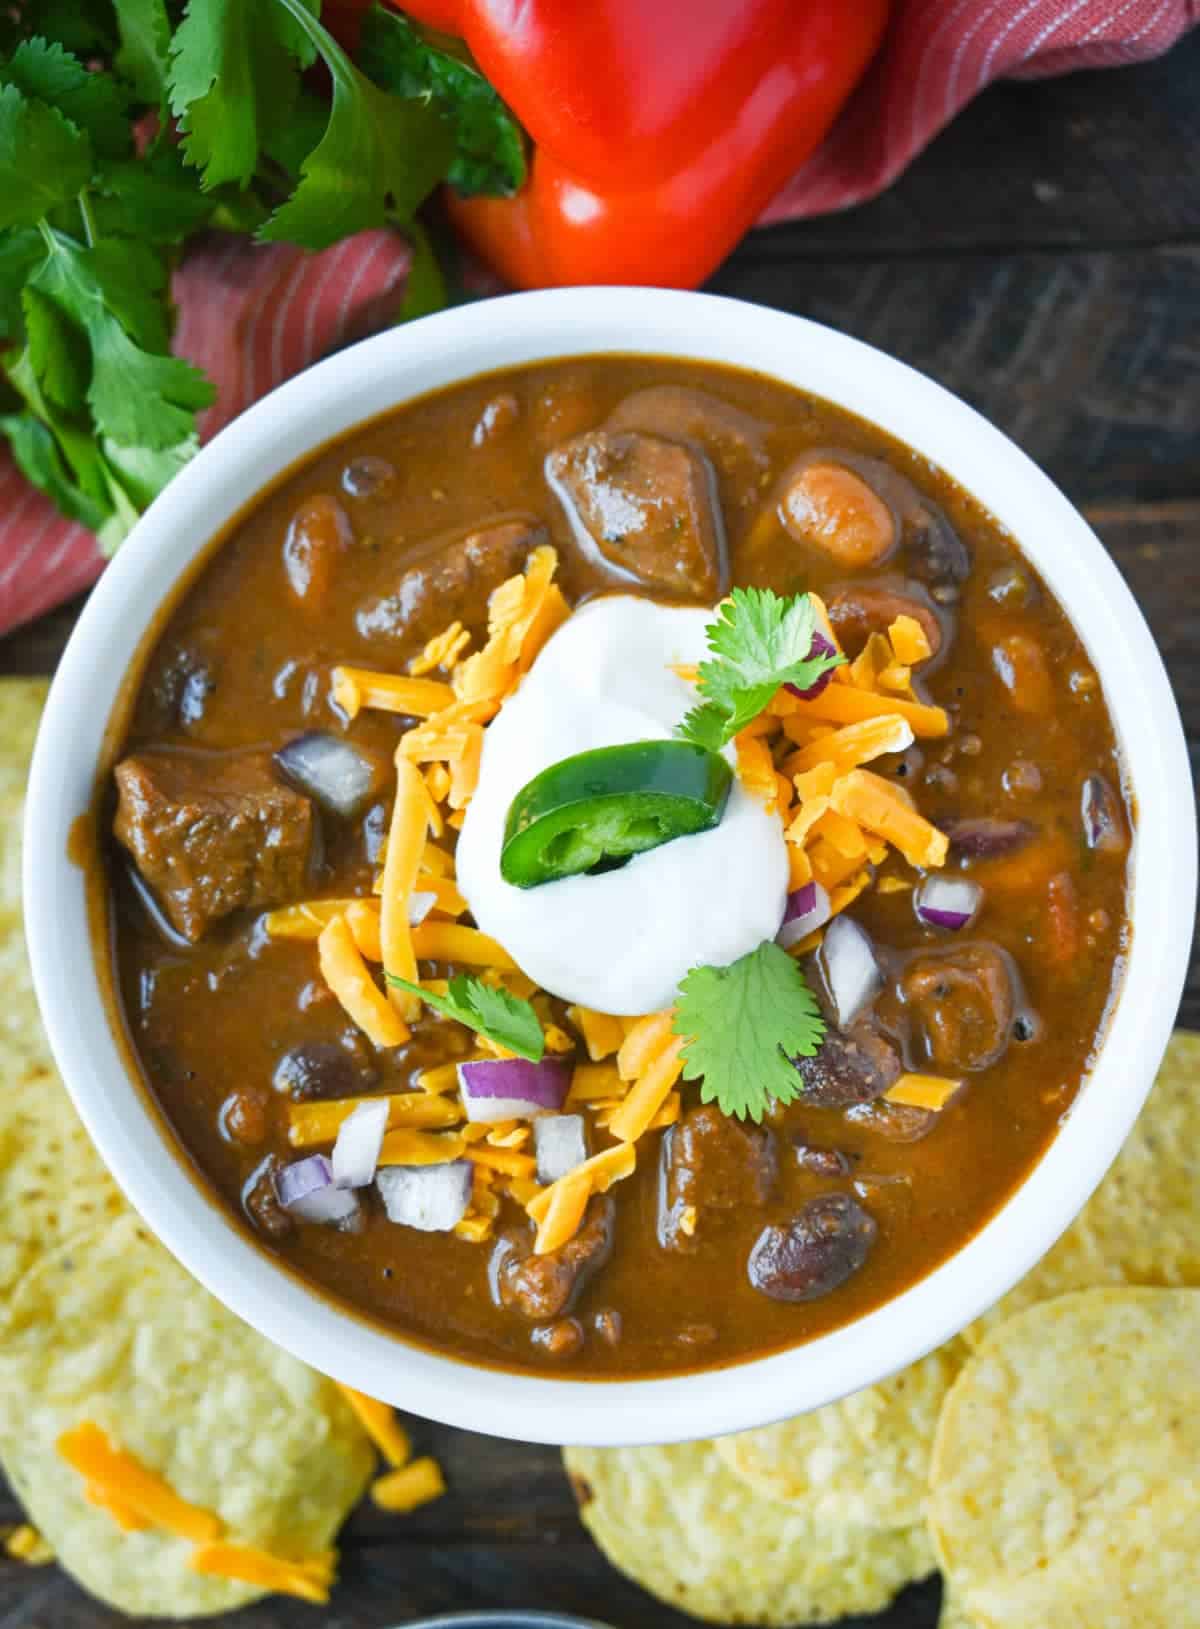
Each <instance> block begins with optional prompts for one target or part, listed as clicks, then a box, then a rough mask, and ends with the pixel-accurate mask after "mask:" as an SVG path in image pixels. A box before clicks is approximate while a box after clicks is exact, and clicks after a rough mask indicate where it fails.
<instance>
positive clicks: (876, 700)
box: [798, 668, 950, 739]
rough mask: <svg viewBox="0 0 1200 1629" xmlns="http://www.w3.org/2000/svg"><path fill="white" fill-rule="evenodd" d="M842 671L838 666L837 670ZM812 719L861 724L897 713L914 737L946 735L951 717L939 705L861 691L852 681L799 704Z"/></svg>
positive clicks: (829, 688)
mask: <svg viewBox="0 0 1200 1629" xmlns="http://www.w3.org/2000/svg"><path fill="white" fill-rule="evenodd" d="M837 671H838V672H841V671H842V670H841V669H840V668H839V669H838V670H837ZM798 705H799V706H801V707H803V708H805V709H806V710H807V713H808V716H809V717H810V718H814V719H818V720H820V721H822V722H826V723H830V724H859V723H861V722H862V720H863V719H864V718H881V717H885V716H886V715H887V714H889V713H897V714H899V716H900V717H901V718H902V719H904V720H905V722H906V723H908V724H909V725H911V727H912V732H913V734H914V735H915V736H918V737H920V738H922V739H933V738H936V737H937V736H941V735H947V734H948V733H949V730H950V719H949V717H948V716H947V714H946V713H945V712H944V711H943V710H942V708H940V707H930V706H927V705H926V704H925V703H924V702H919V701H906V700H905V699H903V698H902V697H899V696H879V695H876V694H874V693H873V692H872V691H869V690H858V689H855V688H854V686H853V685H849V684H831V685H827V686H826V688H825V689H824V690H823V691H822V693H821V694H820V695H819V696H816V697H814V699H813V700H812V701H804V702H800V703H798Z"/></svg>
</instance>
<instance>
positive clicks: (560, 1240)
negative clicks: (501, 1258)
mask: <svg viewBox="0 0 1200 1629" xmlns="http://www.w3.org/2000/svg"><path fill="white" fill-rule="evenodd" d="M546 1193H547V1195H548V1196H549V1201H548V1203H547V1205H546V1213H545V1215H544V1216H543V1217H542V1220H541V1221H540V1222H539V1223H538V1230H537V1237H536V1238H535V1239H534V1241H533V1253H534V1255H535V1256H548V1255H549V1254H550V1252H551V1251H552V1250H558V1249H560V1248H561V1247H562V1246H563V1245H564V1244H566V1243H567V1241H568V1240H569V1239H572V1238H574V1236H575V1234H576V1233H577V1232H578V1231H579V1226H580V1223H581V1222H582V1221H583V1213H584V1211H585V1210H586V1209H587V1203H588V1200H589V1199H590V1198H591V1197H592V1185H591V1182H590V1180H589V1179H588V1177H587V1176H585V1175H583V1173H582V1169H581V1168H579V1167H577V1168H576V1170H574V1171H569V1172H568V1173H567V1175H566V1176H564V1177H560V1178H559V1180H558V1181H557V1182H555V1183H552V1184H551V1186H550V1187H549V1188H548V1189H547V1190H546Z"/></svg>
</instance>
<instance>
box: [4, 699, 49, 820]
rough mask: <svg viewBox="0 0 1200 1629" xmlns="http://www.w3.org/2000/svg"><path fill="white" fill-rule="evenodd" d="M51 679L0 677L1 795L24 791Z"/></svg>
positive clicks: (22, 793)
mask: <svg viewBox="0 0 1200 1629" xmlns="http://www.w3.org/2000/svg"><path fill="white" fill-rule="evenodd" d="M49 689H50V681H49V679H0V796H2V797H7V796H8V795H9V794H10V793H12V792H16V793H19V794H21V795H22V796H23V795H24V792H25V786H26V783H27V782H28V780H29V760H30V759H31V758H32V757H33V743H34V738H35V737H36V735H37V732H38V725H39V724H40V723H41V721H42V709H43V708H44V707H45V705H46V693H47V691H48V690H49Z"/></svg>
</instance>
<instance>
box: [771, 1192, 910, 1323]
mask: <svg viewBox="0 0 1200 1629" xmlns="http://www.w3.org/2000/svg"><path fill="white" fill-rule="evenodd" d="M877 1231H878V1230H877V1228H876V1226H875V1221H874V1219H873V1218H872V1217H871V1216H870V1215H869V1214H868V1213H867V1212H866V1211H865V1210H864V1209H863V1208H862V1206H861V1205H860V1204H859V1203H858V1201H857V1200H856V1199H852V1198H851V1197H850V1195H849V1194H843V1193H830V1194H822V1195H821V1196H820V1197H819V1198H817V1199H810V1200H809V1202H808V1204H807V1205H805V1206H804V1208H803V1210H801V1211H800V1212H799V1214H798V1215H796V1216H794V1217H793V1218H792V1220H791V1221H790V1222H788V1223H787V1224H786V1225H785V1226H772V1227H764V1228H763V1230H762V1232H761V1233H760V1234H759V1236H758V1238H757V1240H756V1241H755V1244H754V1248H753V1249H752V1250H751V1252H750V1259H749V1262H748V1263H747V1271H748V1273H749V1276H750V1282H751V1284H752V1285H753V1286H754V1288H755V1289H756V1290H759V1291H761V1293H762V1294H763V1295H766V1296H769V1297H770V1298H771V1300H772V1301H815V1300H817V1299H818V1297H820V1296H822V1295H828V1294H830V1292H831V1291H833V1290H836V1289H837V1288H838V1287H839V1285H842V1284H844V1283H845V1282H846V1280H847V1279H848V1278H850V1277H852V1276H853V1275H854V1274H855V1273H856V1272H858V1270H859V1268H860V1267H861V1266H862V1264H863V1262H864V1261H866V1259H867V1256H868V1254H869V1252H870V1249H871V1246H872V1245H873V1244H874V1242H875V1235H876V1233H877Z"/></svg>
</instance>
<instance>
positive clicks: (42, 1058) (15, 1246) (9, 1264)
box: [0, 685, 125, 1307]
mask: <svg viewBox="0 0 1200 1629" xmlns="http://www.w3.org/2000/svg"><path fill="white" fill-rule="evenodd" d="M9 688H10V687H9V686H7V685H0V719H3V717H4V716H5V714H6V707H5V704H4V701H3V698H4V697H5V696H6V695H7V693H8V690H9ZM7 747H8V743H5V747H4V748H3V749H0V753H2V754H3V757H4V758H5V759H7V757H8V756H9V755H8V752H7ZM2 776H3V768H2V764H0V778H2ZM22 802H23V800H22V798H21V797H20V795H19V794H16V793H10V794H8V795H5V796H4V797H3V798H0V887H2V888H3V892H2V893H0V1307H2V1306H3V1304H4V1301H5V1299H6V1298H7V1297H8V1295H10V1294H11V1292H12V1289H13V1286H14V1285H15V1284H16V1282H17V1279H18V1278H19V1277H20V1275H21V1274H22V1273H23V1272H24V1271H25V1270H26V1269H27V1268H28V1267H30V1266H31V1265H32V1264H33V1262H34V1261H35V1259H36V1258H37V1256H38V1254H39V1253H40V1252H41V1251H43V1250H46V1249H51V1248H53V1247H54V1246H55V1245H57V1244H58V1243H59V1242H60V1241H61V1240H63V1239H67V1238H70V1237H71V1236H72V1235H73V1234H75V1233H78V1232H80V1231H81V1230H82V1229H83V1228H86V1227H91V1226H94V1225H95V1224H96V1223H97V1222H101V1221H103V1220H105V1219H106V1218H111V1217H113V1216H116V1215H118V1214H119V1213H120V1212H121V1211H122V1210H123V1209H124V1208H125V1202H124V1200H123V1199H122V1198H121V1194H120V1191H119V1190H118V1188H117V1185H116V1183H115V1182H114V1181H113V1180H112V1178H111V1177H110V1176H109V1174H108V1172H107V1171H106V1170H105V1168H104V1166H103V1164H102V1163H101V1161H100V1156H99V1155H98V1154H97V1153H96V1151H95V1149H94V1148H93V1147H92V1144H91V1141H90V1140H89V1138H88V1135H87V1133H86V1132H85V1131H84V1129H83V1126H82V1125H81V1124H80V1121H79V1119H78V1116H77V1115H76V1113H75V1110H74V1109H73V1108H72V1106H71V1100H70V1098H69V1097H68V1096H67V1094H66V1092H65V1090H64V1089H63V1086H62V1083H61V1082H60V1080H59V1078H58V1075H57V1073H56V1071H55V1068H54V1063H53V1060H52V1059H51V1056H50V1048H49V1046H48V1044H47V1042H46V1037H45V1034H44V1033H43V1030H42V1023H41V1019H40V1018H39V1016H38V1010H37V1002H36V1001H35V999H34V994H33V980H32V978H31V976H30V972H29V960H28V957H27V956H26V952H25V938H24V934H23V932H22V930H21V917H20V880H19V879H20V830H21V827H20V821H21V809H22ZM14 889H15V893H13V892H11V891H10V890H14ZM85 954H86V950H85Z"/></svg>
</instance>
